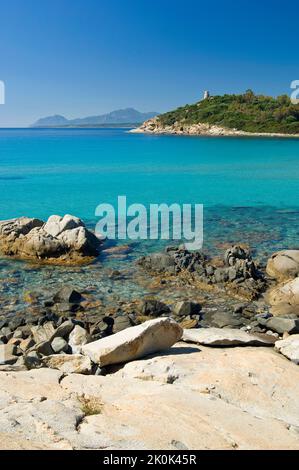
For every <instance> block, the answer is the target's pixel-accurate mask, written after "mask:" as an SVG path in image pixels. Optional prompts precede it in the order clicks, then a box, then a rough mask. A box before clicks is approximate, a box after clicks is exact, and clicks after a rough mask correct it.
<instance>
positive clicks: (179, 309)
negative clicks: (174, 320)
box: [172, 300, 201, 317]
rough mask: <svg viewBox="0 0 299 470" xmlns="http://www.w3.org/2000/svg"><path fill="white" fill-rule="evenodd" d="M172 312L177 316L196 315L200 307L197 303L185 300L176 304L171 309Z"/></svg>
mask: <svg viewBox="0 0 299 470" xmlns="http://www.w3.org/2000/svg"><path fill="white" fill-rule="evenodd" d="M172 311H173V313H174V314H175V315H177V316H179V317H180V316H188V315H190V316H191V317H192V316H193V315H197V314H198V313H199V312H200V311H201V305H200V304H199V303H197V302H192V301H189V300H185V301H182V302H177V303H176V304H175V305H174V306H173V307H172Z"/></svg>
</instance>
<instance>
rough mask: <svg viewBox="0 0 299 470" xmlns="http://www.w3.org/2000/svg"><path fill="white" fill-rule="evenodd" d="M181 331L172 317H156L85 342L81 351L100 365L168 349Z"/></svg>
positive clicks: (129, 359)
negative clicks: (91, 341)
mask: <svg viewBox="0 0 299 470" xmlns="http://www.w3.org/2000/svg"><path fill="white" fill-rule="evenodd" d="M182 333H183V330H182V328H181V327H180V326H179V325H178V323H176V322H175V321H173V320H171V319H170V318H157V319H155V320H149V321H147V322H145V323H142V324H141V325H138V326H133V327H132V328H127V329H125V330H123V331H120V332H119V333H116V334H114V335H112V336H108V337H106V338H103V339H100V340H98V341H95V342H93V343H89V344H86V345H85V346H83V347H82V353H83V354H86V355H88V356H89V357H90V359H91V360H92V361H93V362H95V363H96V364H99V365H100V366H106V365H109V364H118V363H122V362H128V361H132V360H134V359H138V358H140V357H143V356H146V355H148V354H152V353H155V352H157V351H161V350H163V349H168V348H170V346H172V345H173V344H174V343H176V342H177V341H179V339H180V338H181V336H182Z"/></svg>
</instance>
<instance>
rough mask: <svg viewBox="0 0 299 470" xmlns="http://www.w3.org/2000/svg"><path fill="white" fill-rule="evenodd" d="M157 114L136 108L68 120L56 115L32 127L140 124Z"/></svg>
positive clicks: (42, 119) (41, 120) (39, 121)
mask: <svg viewBox="0 0 299 470" xmlns="http://www.w3.org/2000/svg"><path fill="white" fill-rule="evenodd" d="M157 114H158V113H156V112H148V113H141V112H139V111H137V110H136V109H134V108H126V109H118V110H116V111H112V112H111V113H107V114H101V115H98V116H88V117H85V118H78V119H66V118H65V117H64V116H60V115H55V116H48V117H45V118H41V119H39V120H38V121H36V122H35V123H34V124H32V126H31V127H88V126H108V125H110V124H111V125H115V124H126V125H128V124H138V123H142V122H143V121H146V120H148V119H151V118H153V117H154V116H156V115H157Z"/></svg>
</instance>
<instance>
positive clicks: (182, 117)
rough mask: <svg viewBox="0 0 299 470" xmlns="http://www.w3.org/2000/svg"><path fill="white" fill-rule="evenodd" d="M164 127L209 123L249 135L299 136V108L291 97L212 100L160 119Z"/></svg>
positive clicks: (248, 96)
mask: <svg viewBox="0 0 299 470" xmlns="http://www.w3.org/2000/svg"><path fill="white" fill-rule="evenodd" d="M158 120H159V121H160V122H161V124H162V125H165V126H166V125H173V124H174V123H175V122H179V123H181V124H182V125H183V124H187V125H189V124H197V123H209V124H216V125H219V126H221V127H227V128H235V129H238V130H242V131H246V132H277V133H285V134H299V105H298V104H292V103H291V100H290V98H289V97H288V96H287V95H282V96H278V97H277V98H273V97H271V96H263V95H255V94H254V93H253V91H251V90H247V91H246V93H244V94H242V95H223V96H212V97H210V98H208V99H206V100H202V101H199V102H198V103H195V104H193V105H186V106H184V107H181V108H178V109H176V110H174V111H170V112H168V113H165V114H161V115H159V116H158Z"/></svg>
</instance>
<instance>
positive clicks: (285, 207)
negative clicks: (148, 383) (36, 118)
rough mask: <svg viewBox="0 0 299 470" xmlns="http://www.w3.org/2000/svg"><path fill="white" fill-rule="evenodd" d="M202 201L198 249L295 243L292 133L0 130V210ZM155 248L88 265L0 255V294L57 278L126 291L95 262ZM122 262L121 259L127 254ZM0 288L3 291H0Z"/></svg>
mask: <svg viewBox="0 0 299 470" xmlns="http://www.w3.org/2000/svg"><path fill="white" fill-rule="evenodd" d="M118 195H126V196H127V199H128V203H129V204H130V203H135V202H137V203H143V204H146V205H147V204H149V203H163V202H165V203H168V204H169V203H174V202H177V203H193V204H195V203H201V204H204V206H205V210H204V248H205V249H206V250H207V251H209V252H210V253H218V252H221V251H223V249H224V245H223V244H225V243H227V242H229V243H230V242H231V243H238V242H245V243H248V244H249V245H250V246H251V247H252V248H253V249H254V250H255V255H256V256H259V257H262V258H264V259H265V258H266V257H267V256H268V255H269V254H270V253H272V252H273V251H275V250H277V249H282V248H291V247H299V224H298V220H299V141H298V140H295V139H269V138H211V137H181V136H177V137H176V136H150V135H141V134H130V133H128V132H127V131H125V130H122V129H99V130H88V129H86V130H81V129H80V130H72V129H66V130H30V129H26V130H4V129H3V130H0V196H1V203H0V219H7V218H12V217H18V216H21V215H28V216H35V217H40V218H47V217H48V216H49V215H51V214H61V215H63V214H65V213H70V214H73V215H77V216H79V217H81V218H83V219H84V220H85V222H87V223H88V224H89V225H90V226H94V223H95V216H94V213H95V208H96V206H97V205H98V204H100V203H103V202H105V203H112V204H115V203H116V201H117V196H118ZM159 248H160V247H159V246H158V244H157V242H149V243H144V242H140V243H135V244H134V250H133V252H132V254H131V255H129V257H128V258H123V257H119V258H117V257H111V258H110V259H107V260H105V259H104V260H103V259H101V260H100V261H99V263H98V264H97V263H96V264H95V265H93V267H86V268H82V269H81V271H80V272H81V274H74V272H73V270H70V269H67V268H66V269H64V268H54V267H43V268H42V269H37V270H35V269H30V270H28V269H26V267H23V264H22V263H16V262H8V261H7V260H3V261H2V262H1V263H0V280H1V285H0V301H1V300H3V299H4V301H5V299H6V297H7V293H8V294H9V295H10V296H11V298H15V297H16V296H17V297H19V298H21V297H22V295H23V294H22V293H23V292H24V291H26V290H38V289H44V286H45V283H46V285H47V286H48V287H49V289H51V286H53V289H55V288H57V283H59V282H63V283H65V282H72V283H73V282H75V283H76V284H77V285H78V287H79V288H84V287H86V286H89V285H91V284H92V285H94V286H95V290H96V291H98V292H104V291H105V289H106V291H107V292H110V290H111V289H112V291H113V292H115V290H116V292H117V293H120V295H122V296H127V297H129V298H131V297H132V296H134V295H135V294H136V290H137V292H138V289H139V288H138V287H137V286H136V283H135V282H134V280H132V279H130V276H129V277H128V279H127V281H125V282H124V281H121V282H119V283H117V282H114V283H113V282H110V281H109V280H107V276H106V274H105V272H104V271H103V269H102V268H103V265H104V266H109V265H111V266H113V267H117V268H122V267H125V269H127V268H128V269H131V267H132V266H133V264H132V260H134V259H136V258H137V257H139V256H140V255H141V254H143V253H145V252H147V251H149V250H151V251H154V250H157V249H159ZM128 261H129V263H128ZM2 294H3V296H1V295H2ZM18 302H20V305H21V306H22V302H21V301H18Z"/></svg>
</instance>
